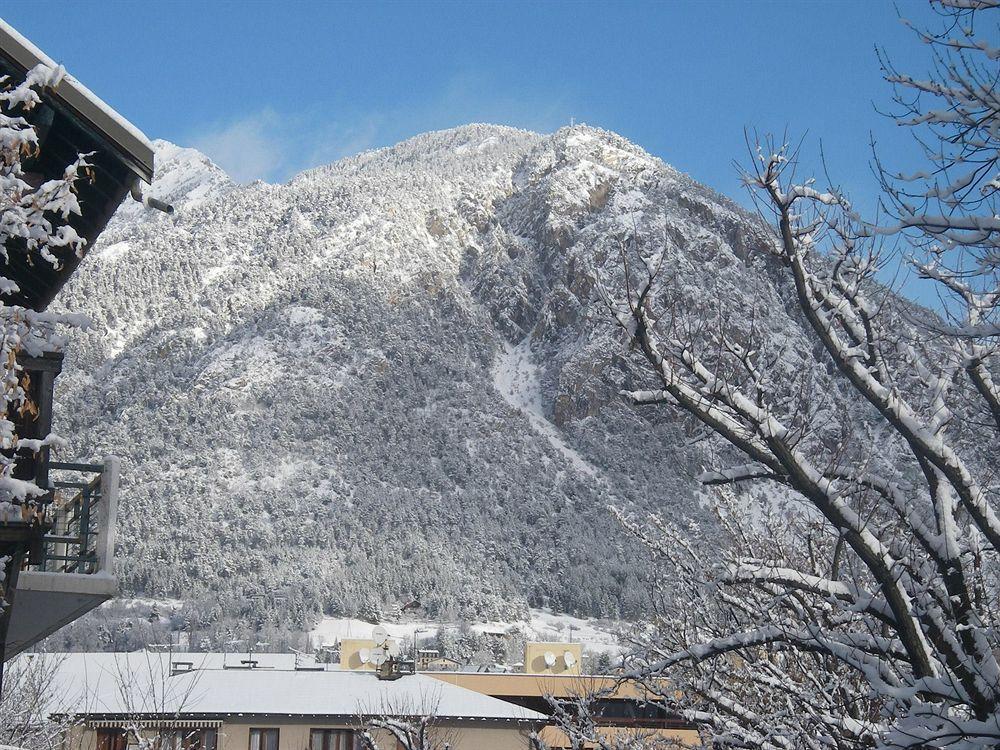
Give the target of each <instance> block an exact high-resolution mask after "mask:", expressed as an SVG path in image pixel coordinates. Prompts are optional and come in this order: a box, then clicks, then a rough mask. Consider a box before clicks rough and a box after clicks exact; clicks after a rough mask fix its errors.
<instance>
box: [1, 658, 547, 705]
mask: <svg viewBox="0 0 1000 750" xmlns="http://www.w3.org/2000/svg"><path fill="white" fill-rule="evenodd" d="M18 658H27V657H26V656H22V657H18ZM33 658H41V659H52V660H54V662H55V663H56V664H57V665H58V666H57V669H58V673H57V677H56V679H55V681H54V685H55V688H54V690H53V698H52V700H51V701H50V705H49V706H48V709H47V710H48V713H55V714H86V715H89V716H92V717H99V716H121V715H130V716H134V715H143V716H146V717H154V716H156V715H166V714H169V715H174V714H175V713H176V714H177V717H178V718H184V717H226V716H234V715H245V716H274V717H279V716H280V717H294V716H310V717H320V716H328V717H349V718H354V717H357V716H359V715H377V716H382V715H396V716H412V715H424V714H430V715H433V716H436V717H438V718H439V719H445V720H463V721H489V722H501V721H502V722H527V723H538V722H544V721H546V720H547V718H548V717H546V716H545V715H544V714H541V713H538V712H536V711H531V710H528V709H526V708H522V707H520V706H516V705H514V704H512V703H508V702H506V701H502V700H499V699H497V698H492V697H490V696H488V695H483V694H481V693H477V692H475V691H473V690H469V689H467V688H463V687H459V686H456V685H450V684H447V683H444V682H441V681H440V680H436V679H434V678H433V677H428V676H425V675H421V674H416V675H407V676H404V677H402V678H400V679H398V680H393V681H388V680H379V679H378V678H377V677H376V676H375V675H374V674H373V673H371V672H363V671H349V670H341V669H338V668H336V667H335V666H333V665H315V666H316V668H310V669H298V670H296V669H295V668H294V664H295V655H294V654H254V655H253V658H254V659H255V660H257V661H258V664H259V666H258V667H257V668H255V669H246V668H233V666H228V667H226V666H224V665H239V664H240V662H241V661H242V660H243V659H247V655H246V654H228V655H223V654H201V653H173V654H167V653H152V652H146V651H140V652H133V653H126V654H121V653H119V654H113V653H84V654H44V655H43V654H39V655H35V656H34V657H33ZM181 662H187V663H190V664H191V665H193V668H192V669H191V671H188V672H180V673H176V674H171V666H172V665H177V664H178V663H181ZM310 666H312V665H310ZM321 666H322V668H319V667H321Z"/></svg>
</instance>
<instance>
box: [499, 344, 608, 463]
mask: <svg viewBox="0 0 1000 750" xmlns="http://www.w3.org/2000/svg"><path fill="white" fill-rule="evenodd" d="M530 343H531V342H530V336H529V337H526V338H525V339H524V341H522V342H521V343H520V344H518V345H517V346H511V345H510V344H506V345H505V349H504V351H503V353H501V354H500V356H498V357H497V359H496V362H495V363H494V365H493V387H494V388H496V389H497V391H498V392H499V393H500V395H501V396H503V398H504V400H505V401H506V402H507V403H508V404H510V405H511V406H513V407H514V408H515V409H518V410H519V411H521V412H522V413H523V414H524V415H525V416H526V417H527V418H528V422H530V424H531V427H532V429H534V431H535V432H537V433H538V434H539V435H541V436H542V437H544V438H546V439H547V440H548V441H549V443H551V444H552V447H553V448H555V449H556V450H557V451H559V452H560V453H562V454H563V455H564V456H565V457H566V458H567V459H569V462H570V463H571V464H572V465H573V467H574V468H576V469H578V470H579V471H581V472H583V473H584V474H587V475H588V476H593V475H595V474H597V469H595V468H594V466H593V465H592V464H591V463H590V462H589V461H587V459H585V458H584V457H583V456H581V455H580V454H579V453H578V452H577V451H575V450H573V448H571V447H570V446H569V445H568V444H567V443H566V441H565V440H564V439H563V436H562V433H560V432H559V429H558V428H557V427H556V426H555V425H554V424H552V422H550V421H549V420H548V419H547V418H546V417H545V409H544V408H543V406H542V389H541V383H540V382H539V372H538V365H537V364H535V361H534V359H533V358H532V356H531V347H530Z"/></svg>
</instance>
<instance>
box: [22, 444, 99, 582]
mask: <svg viewBox="0 0 1000 750" xmlns="http://www.w3.org/2000/svg"><path fill="white" fill-rule="evenodd" d="M49 483H50V486H51V487H52V490H53V494H52V501H51V503H49V505H48V507H47V508H46V516H47V519H46V520H47V522H48V525H49V530H48V533H46V534H45V536H44V538H43V539H42V546H41V550H40V551H39V553H38V554H37V556H35V558H34V560H33V561H32V562H33V563H35V564H32V565H31V566H30V567H29V570H37V571H40V572H45V573H83V574H93V573H97V572H101V571H106V570H109V567H110V563H111V559H112V556H113V554H114V524H115V520H116V516H117V512H118V507H117V506H118V459H117V458H114V457H111V458H108V459H105V461H104V463H103V464H77V463H62V462H58V461H51V462H50V463H49Z"/></svg>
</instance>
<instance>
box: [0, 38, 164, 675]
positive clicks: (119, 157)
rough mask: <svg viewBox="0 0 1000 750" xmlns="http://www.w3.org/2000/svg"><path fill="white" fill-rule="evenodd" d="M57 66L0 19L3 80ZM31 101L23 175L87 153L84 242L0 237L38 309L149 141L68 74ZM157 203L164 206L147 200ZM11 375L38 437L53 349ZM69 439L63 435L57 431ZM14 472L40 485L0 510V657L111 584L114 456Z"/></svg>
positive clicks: (24, 417)
mask: <svg viewBox="0 0 1000 750" xmlns="http://www.w3.org/2000/svg"><path fill="white" fill-rule="evenodd" d="M39 65H43V66H47V67H48V68H50V69H52V70H55V69H57V64H56V62H55V61H53V60H52V59H51V58H49V57H48V56H47V55H46V54H45V53H44V52H42V51H41V50H40V49H38V48H37V47H36V46H35V45H34V44H32V43H31V42H30V41H28V40H27V39H26V38H24V37H23V36H22V35H21V34H19V33H18V32H17V31H16V30H15V29H13V28H12V27H11V26H10V25H8V24H7V23H5V22H4V21H2V20H0V76H5V77H6V80H7V82H8V84H10V83H17V82H20V81H23V80H24V79H25V76H26V74H27V72H28V71H30V70H33V69H35V68H36V67H37V66H39ZM37 93H38V95H39V97H40V99H41V101H40V103H38V104H36V105H35V106H34V107H33V108H32V109H30V110H29V111H27V112H25V113H24V116H25V118H26V119H27V120H28V121H29V122H30V123H31V124H32V126H33V127H34V130H35V133H36V135H37V138H38V146H39V148H38V152H37V153H36V154H31V155H28V156H26V157H25V159H24V160H23V162H22V167H23V170H24V175H23V178H24V180H25V181H27V182H28V183H29V184H35V185H38V184H42V183H43V182H45V181H47V180H53V179H58V178H60V177H61V176H62V174H63V172H64V170H65V169H66V166H67V165H68V164H71V163H73V162H74V161H75V160H76V159H77V157H78V155H80V154H89V156H88V157H87V160H88V163H89V164H90V172H91V175H90V177H89V178H88V179H84V180H79V181H78V183H77V185H76V193H77V200H78V202H79V206H80V213H79V214H78V215H76V214H73V215H70V216H69V218H68V220H67V223H68V224H69V226H70V227H72V229H73V230H75V231H76V233H77V235H79V236H80V237H82V238H83V239H85V240H86V244H85V246H84V248H83V249H84V252H83V253H81V254H78V253H76V252H74V251H73V250H72V249H71V248H68V247H60V248H53V249H52V252H53V254H54V256H55V259H56V261H57V262H56V263H50V262H45V261H40V260H38V259H36V258H34V257H33V255H32V254H31V253H29V252H28V250H27V248H26V246H25V244H24V242H23V241H22V240H20V239H19V238H12V239H9V240H8V241H7V242H6V245H5V248H4V250H5V253H6V258H5V259H3V258H0V266H2V267H0V275H2V276H3V277H5V278H6V279H10V280H11V281H13V282H14V283H15V284H16V289H8V290H7V292H6V293H5V294H4V297H3V302H4V304H5V305H17V306H20V307H22V308H26V309H27V310H30V311H37V312H42V311H44V310H45V309H46V307H47V306H48V305H49V304H50V303H51V302H52V300H53V299H54V298H55V297H56V295H57V294H58V292H59V290H60V289H61V288H62V287H63V285H64V284H65V283H66V282H67V281H68V280H69V278H70V276H71V275H72V274H73V272H74V271H75V270H76V268H77V266H78V265H79V263H80V262H81V260H82V258H83V256H85V255H86V251H87V250H88V249H89V248H91V247H92V246H93V244H94V242H95V241H96V240H97V238H98V236H99V235H100V233H101V231H103V229H104V227H105V226H106V224H107V223H108V221H109V220H110V218H111V216H112V215H113V214H114V212H115V210H116V209H117V208H118V206H119V205H120V204H121V202H122V201H123V200H125V198H126V196H128V195H129V194H132V195H133V196H134V197H137V198H141V197H142V184H143V183H148V182H150V181H151V180H152V177H153V148H152V145H151V144H150V142H149V140H148V139H147V138H146V137H145V136H144V135H143V134H142V133H141V132H139V130H137V129H136V128H135V127H134V126H133V125H131V124H130V123H129V122H128V121H126V120H125V119H124V118H123V117H121V115H119V114H118V113H117V112H115V111H114V110H113V109H111V107H109V106H108V105H107V104H105V103H104V102H103V101H101V100H100V99H99V98H97V97H96V96H95V95H94V94H93V93H92V92H91V91H90V90H89V89H87V88H86V86H84V85H83V84H82V83H80V81H78V80H77V79H75V78H74V77H73V76H72V75H69V74H66V75H64V76H62V78H61V80H60V81H59V82H58V83H57V84H56V85H54V86H53V87H51V88H48V89H45V90H42V91H38V92H37ZM159 205H160V207H161V208H164V209H166V208H169V207H166V206H163V205H162V204H159ZM17 364H18V366H19V368H20V370H19V377H20V380H21V385H22V387H24V388H25V390H26V392H27V393H28V396H29V398H30V402H31V408H29V409H25V410H22V411H21V413H19V414H17V415H15V416H13V417H12V421H14V423H15V430H16V433H17V435H18V436H19V438H21V439H25V438H27V439H34V440H38V439H42V438H44V437H45V436H46V435H48V434H49V432H50V431H51V426H52V417H53V414H52V403H53V389H54V386H55V380H56V378H57V377H58V375H59V373H60V372H61V370H62V364H63V357H62V354H61V352H59V351H44V352H41V353H38V352H36V353H33V354H31V355H29V353H27V352H22V353H21V354H19V355H18V357H17ZM64 437H66V438H69V439H70V440H72V436H71V435H67V436H64ZM15 458H16V463H15V467H14V478H16V479H21V480H27V481H32V482H34V483H35V484H36V485H37V486H38V487H40V488H42V489H43V490H46V494H45V495H44V496H43V497H41V498H36V499H35V502H34V503H33V504H31V506H30V507H29V506H26V505H22V507H21V510H20V513H19V514H13V515H12V514H11V513H9V512H8V513H6V514H5V515H4V516H3V517H2V518H0V558H3V559H5V560H6V564H5V570H4V576H3V581H2V582H0V598H2V602H3V605H4V606H3V607H0V663H2V662H3V661H6V660H8V659H10V658H12V657H14V656H16V655H17V654H18V653H20V652H22V651H24V650H25V649H27V648H29V647H30V646H32V645H33V644H35V643H37V642H38V641H39V640H41V639H42V638H44V637H46V636H47V635H49V634H51V633H52V632H54V631H55V630H57V629H59V628H60V627H62V626H63V625H66V624H67V623H69V622H71V621H73V620H75V619H76V618H78V617H80V616H81V615H83V614H84V613H86V612H88V611H90V610H91V609H93V608H94V607H96V606H98V605H99V604H101V603H102V602H104V601H106V600H108V599H110V598H111V597H113V596H114V595H115V594H116V593H117V591H118V584H117V581H116V580H115V577H114V572H113V569H112V558H113V555H114V533H115V522H116V516H117V507H118V506H117V503H118V475H119V464H118V460H117V459H116V458H115V457H113V456H109V457H105V458H102V459H100V460H97V461H90V462H87V463H73V462H64V461H54V460H52V458H51V457H50V455H49V448H48V447H42V448H41V449H40V450H38V451H34V450H30V449H24V450H19V451H18V452H17V453H16V456H15Z"/></svg>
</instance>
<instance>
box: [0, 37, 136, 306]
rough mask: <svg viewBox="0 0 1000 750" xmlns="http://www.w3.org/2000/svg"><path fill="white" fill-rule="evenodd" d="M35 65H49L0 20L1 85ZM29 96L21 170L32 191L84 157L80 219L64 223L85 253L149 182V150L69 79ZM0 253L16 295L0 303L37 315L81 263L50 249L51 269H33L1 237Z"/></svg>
mask: <svg viewBox="0 0 1000 750" xmlns="http://www.w3.org/2000/svg"><path fill="white" fill-rule="evenodd" d="M38 64H44V65H47V66H50V67H52V66H55V65H56V63H55V61H54V60H52V59H51V58H50V57H49V56H48V55H46V54H45V53H44V52H42V51H41V50H40V49H38V47H36V46H35V45H34V44H32V43H31V42H30V41H28V40H27V39H25V38H24V37H23V36H21V34H19V33H18V32H17V31H16V30H15V29H13V28H12V27H11V26H10V25H8V24H7V23H5V22H4V21H2V20H0V76H6V77H7V78H9V79H10V80H9V82H8V83H11V82H19V81H21V80H23V78H24V76H25V74H26V73H27V71H29V70H30V69H32V68H34V67H35V66H36V65H38ZM37 93H38V96H39V98H40V100H41V102H40V104H38V105H37V106H35V107H34V108H33V109H32V110H31V111H30V112H28V113H27V115H26V119H27V120H28V121H29V122H30V123H31V124H32V126H33V127H35V132H36V134H37V136H38V143H39V149H38V153H36V154H33V155H31V156H30V157H28V158H27V159H25V161H24V162H23V163H22V167H23V168H24V170H25V175H26V176H28V175H30V177H31V181H32V184H40V183H42V182H44V181H46V180H54V179H59V178H61V177H62V176H63V174H64V173H65V170H66V167H67V166H68V165H70V164H72V163H74V162H75V161H76V160H77V159H78V158H79V156H80V155H81V154H87V157H86V158H87V164H88V165H89V167H90V169H89V170H88V171H89V173H90V174H89V179H83V178H81V179H78V180H77V181H76V183H75V185H74V188H75V190H76V195H77V199H78V200H79V205H80V214H71V215H70V216H69V217H68V218H67V219H66V223H67V224H68V225H69V226H71V227H72V228H73V229H74V230H76V232H77V234H78V235H79V236H80V237H82V238H83V239H84V240H85V241H86V245H85V247H84V248H83V250H84V253H86V251H87V250H89V249H90V248H91V247H93V246H94V243H95V241H96V240H97V238H98V236H99V235H100V234H101V232H102V231H103V230H104V227H105V226H107V223H108V221H109V220H110V219H111V216H112V215H113V214H114V212H115V211H116V210H117V208H118V206H119V205H120V204H121V202H122V201H123V200H125V197H126V196H127V195H128V194H129V193H130V192H132V190H133V188H135V187H137V183H138V182H139V181H140V180H145V181H146V182H149V181H150V180H151V179H152V176H153V146H152V144H151V143H150V142H149V139H148V138H146V136H144V135H143V134H142V133H141V132H139V130H138V129H136V127H135V126H134V125H132V124H131V123H130V122H129V121H128V120H126V119H125V118H124V117H122V116H121V115H119V114H118V113H117V112H115V110H113V109H112V108H111V107H109V106H108V105H107V104H105V103H104V102H103V101H101V100H100V99H99V98H98V97H97V96H95V95H94V94H93V93H92V92H91V91H90V90H89V89H87V87H86V86H84V85H83V84H82V83H80V82H79V81H78V80H76V79H75V78H73V76H71V75H69V74H66V75H64V76H63V77H62V79H61V81H60V82H59V84H58V85H56V86H53V87H50V88H45V89H44V90H40V91H37ZM5 250H6V253H5V255H6V258H5V259H3V262H2V263H0V275H3V276H4V277H6V278H8V279H10V280H11V281H13V282H14V283H15V284H16V285H17V291H11V292H9V293H7V294H5V295H4V300H3V301H4V303H5V304H8V305H21V306H24V307H28V308H31V309H34V310H44V309H45V308H46V307H47V306H48V305H49V303H51V302H52V300H53V299H54V298H55V296H56V295H57V294H58V293H59V290H60V289H61V288H62V287H63V285H64V284H65V283H66V282H67V281H68V280H69V277H70V276H71V275H72V274H73V272H74V271H75V270H76V268H77V266H78V265H79V263H80V260H81V255H79V254H77V253H76V252H75V251H74V249H73V248H71V247H55V248H52V255H53V256H54V257H55V258H56V260H57V261H58V262H57V263H55V264H53V263H50V262H41V261H40V260H39V259H37V258H35V257H34V254H33V253H29V252H28V251H27V247H26V244H25V242H24V240H23V239H22V238H14V237H10V238H7V240H6V242H5Z"/></svg>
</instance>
